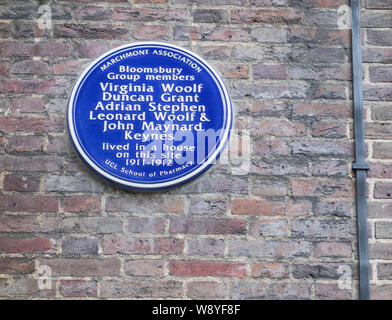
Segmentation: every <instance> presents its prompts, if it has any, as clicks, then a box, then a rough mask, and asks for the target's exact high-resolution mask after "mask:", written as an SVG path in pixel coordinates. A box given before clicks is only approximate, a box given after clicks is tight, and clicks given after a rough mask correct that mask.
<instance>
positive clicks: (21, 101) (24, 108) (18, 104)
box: [10, 97, 45, 113]
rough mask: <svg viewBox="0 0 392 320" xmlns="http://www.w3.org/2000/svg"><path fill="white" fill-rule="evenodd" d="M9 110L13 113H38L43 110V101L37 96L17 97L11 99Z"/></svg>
mask: <svg viewBox="0 0 392 320" xmlns="http://www.w3.org/2000/svg"><path fill="white" fill-rule="evenodd" d="M10 110H11V111H12V112H15V113H19V112H22V113H24V112H26V113H39V112H42V111H44V110H45V102H44V101H43V100H42V99H41V98H37V97H18V98H13V99H11V103H10Z"/></svg>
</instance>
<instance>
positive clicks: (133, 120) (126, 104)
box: [68, 42, 233, 191]
mask: <svg viewBox="0 0 392 320" xmlns="http://www.w3.org/2000/svg"><path fill="white" fill-rule="evenodd" d="M232 121H233V111H232V105H231V101H230V97H229V94H228V92H227V90H226V88H225V86H224V84H223V82H222V80H221V79H220V78H219V76H218V75H217V73H216V72H215V71H214V70H213V69H212V68H211V67H210V66H209V65H208V64H207V62H206V61H204V60H203V59H202V58H200V57H198V56H197V55H195V54H193V53H191V52H190V51H188V50H186V49H183V48H179V47H177V46H173V45H169V44H164V43H158V42H143V43H134V44H129V45H125V46H122V47H118V48H115V49H113V50H111V51H109V52H107V53H105V54H104V55H102V56H101V57H99V58H98V59H97V60H95V61H94V62H93V63H92V64H91V65H90V66H89V67H88V68H87V69H86V70H85V71H84V72H83V73H82V75H81V76H80V77H79V79H78V81H77V82H76V84H75V86H74V88H73V90H72V93H71V96H70V98H69V102H68V126H69V132H70V135H71V139H72V141H73V144H74V146H75V149H76V150H77V153H78V154H79V156H80V157H81V159H82V160H83V161H84V162H85V163H86V164H87V165H88V166H89V167H90V168H91V169H92V170H93V171H94V172H95V173H96V174H98V175H100V176H101V177H103V178H105V179H107V180H108V181H110V182H112V183H115V184H117V185H120V186H122V187H125V188H128V189H134V190H144V191H149V190H162V189H168V188H172V187H176V186H179V185H182V184H185V183H187V182H190V181H191V180H193V179H195V178H196V177H198V176H200V175H201V174H202V173H203V172H205V171H206V170H207V169H208V168H209V167H211V165H213V164H214V162H215V161H216V160H217V159H218V158H219V156H220V154H221V152H222V150H223V148H224V147H225V145H226V143H227V141H228V139H229V135H230V130H231V126H232Z"/></svg>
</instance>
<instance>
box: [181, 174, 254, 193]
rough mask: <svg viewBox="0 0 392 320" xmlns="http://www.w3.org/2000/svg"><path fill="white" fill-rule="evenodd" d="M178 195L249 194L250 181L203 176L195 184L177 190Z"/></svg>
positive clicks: (230, 176)
mask: <svg viewBox="0 0 392 320" xmlns="http://www.w3.org/2000/svg"><path fill="white" fill-rule="evenodd" d="M176 193H197V194H200V193H212V194H216V193H231V194H247V193H248V180H247V177H240V176H234V175H222V174H213V175H208V176H203V177H201V178H199V179H197V180H196V181H195V182H193V183H190V184H188V185H186V186H183V187H182V188H181V189H177V190H176Z"/></svg>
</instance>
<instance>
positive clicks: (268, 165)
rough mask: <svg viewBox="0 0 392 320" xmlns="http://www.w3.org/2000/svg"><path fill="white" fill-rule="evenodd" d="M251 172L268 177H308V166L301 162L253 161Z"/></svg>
mask: <svg viewBox="0 0 392 320" xmlns="http://www.w3.org/2000/svg"><path fill="white" fill-rule="evenodd" d="M251 171H252V172H254V173H257V174H260V175H268V176H286V175H294V176H308V175H310V171H309V167H308V164H307V163H306V162H304V161H301V160H265V161H262V160H259V159H255V160H252V164H251Z"/></svg>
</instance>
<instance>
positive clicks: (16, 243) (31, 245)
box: [0, 238, 56, 253]
mask: <svg viewBox="0 0 392 320" xmlns="http://www.w3.org/2000/svg"><path fill="white" fill-rule="evenodd" d="M0 252H2V253H38V252H41V253H54V252H56V240H55V239H50V238H24V239H19V238H18V239H14V238H0Z"/></svg>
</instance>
